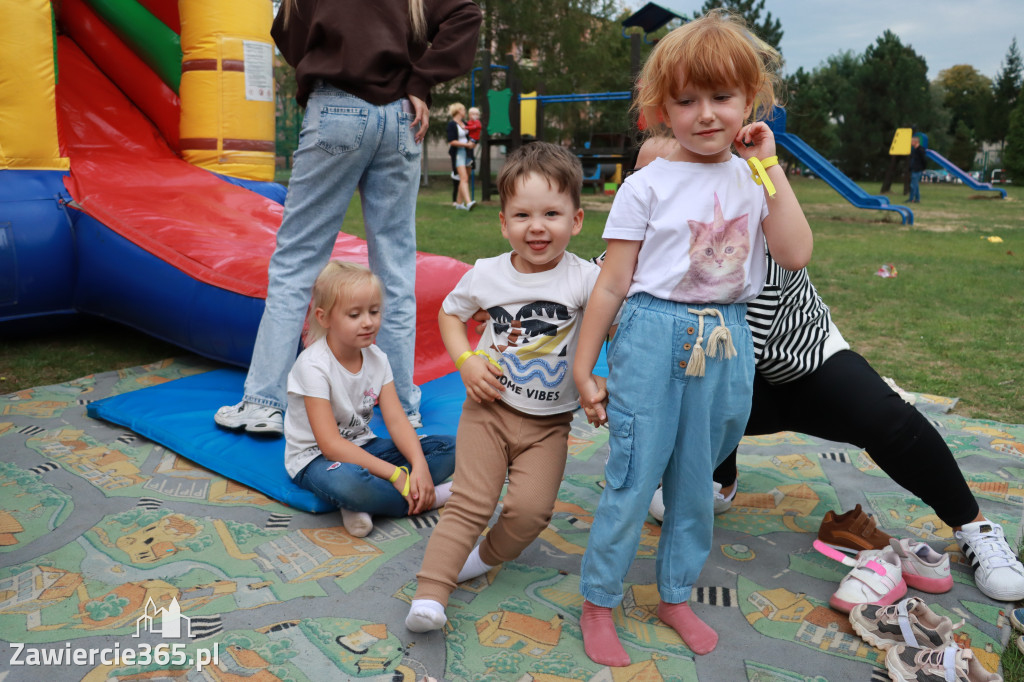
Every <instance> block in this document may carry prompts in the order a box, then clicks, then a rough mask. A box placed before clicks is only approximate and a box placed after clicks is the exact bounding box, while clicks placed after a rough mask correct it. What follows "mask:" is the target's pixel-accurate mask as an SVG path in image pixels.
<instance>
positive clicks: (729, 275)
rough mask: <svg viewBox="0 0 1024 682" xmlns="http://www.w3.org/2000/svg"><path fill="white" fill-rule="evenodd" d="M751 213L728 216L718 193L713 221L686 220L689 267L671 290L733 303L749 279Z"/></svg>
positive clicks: (677, 295) (678, 295)
mask: <svg viewBox="0 0 1024 682" xmlns="http://www.w3.org/2000/svg"><path fill="white" fill-rule="evenodd" d="M748 217H749V214H748V213H744V214H743V215H741V216H738V217H735V218H726V217H725V215H724V214H723V212H722V204H721V203H720V202H719V200H718V193H717V192H716V193H715V212H714V216H713V218H712V220H711V221H710V222H702V221H700V220H687V221H686V222H687V224H688V225H689V226H690V267H689V268H688V269H687V271H686V274H685V275H683V278H682V279H681V280H680V281H679V284H677V285H676V287H675V289H673V290H672V298H673V299H674V300H677V301H693V302H700V303H732V302H734V301H736V300H737V299H738V298H739V297H740V294H741V293H742V292H743V287H744V285H745V284H746V281H747V272H746V262H747V256H748V255H749V253H750V228H749V226H748Z"/></svg>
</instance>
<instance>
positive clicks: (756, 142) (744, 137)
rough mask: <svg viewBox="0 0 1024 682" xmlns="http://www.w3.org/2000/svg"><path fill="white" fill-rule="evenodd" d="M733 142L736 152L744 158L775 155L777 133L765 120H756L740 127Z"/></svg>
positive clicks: (764, 157) (765, 157)
mask: <svg viewBox="0 0 1024 682" xmlns="http://www.w3.org/2000/svg"><path fill="white" fill-rule="evenodd" d="M733 144H734V145H735V146H736V152H737V153H738V154H739V155H740V156H741V157H743V158H744V159H749V158H750V157H752V156H756V157H757V158H759V159H767V158H768V157H770V156H775V134H774V133H773V132H772V129H771V128H769V127H768V124H767V123H765V122H764V121H756V122H755V123H750V124H749V125H745V126H743V127H742V128H740V131H739V132H738V133H736V139H734V140H733ZM747 145H750V146H749V147H748V146H747Z"/></svg>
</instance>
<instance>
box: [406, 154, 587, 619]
mask: <svg viewBox="0 0 1024 682" xmlns="http://www.w3.org/2000/svg"><path fill="white" fill-rule="evenodd" d="M582 185H583V170H582V168H581V167H580V162H579V159H577V158H576V157H575V156H573V155H572V154H571V153H569V152H568V151H567V150H565V149H562V148H561V147H557V146H555V145H552V144H547V143H543V142H535V143H533V144H529V145H527V146H525V147H522V148H520V149H517V150H516V151H514V152H512V153H511V154H509V156H508V159H507V160H506V162H505V165H504V167H502V169H501V173H500V175H499V176H498V193H499V195H500V197H501V207H502V210H501V213H500V214H499V217H500V219H501V234H502V236H504V237H505V238H506V239H508V240H509V243H510V244H511V245H512V248H513V251H512V252H511V253H506V254H503V255H501V256H497V257H495V258H484V259H481V260H478V261H477V262H476V264H475V266H474V267H473V269H472V270H470V271H469V272H467V273H466V275H465V276H464V277H463V278H462V280H461V281H460V282H459V284H458V286H456V287H455V289H454V290H453V291H452V292H451V294H449V295H448V297H447V298H446V299H445V300H444V303H443V304H442V308H441V312H440V314H439V315H438V324H439V325H440V327H441V336H442V338H443V339H444V343H445V347H446V348H447V349H448V352H449V353H450V354H451V356H452V359H454V360H455V366H456V368H458V369H459V372H460V375H461V377H462V381H463V383H465V385H466V402H465V404H464V405H463V408H462V417H461V419H460V421H459V432H458V435H457V439H456V444H457V451H458V452H459V456H458V458H457V460H456V465H455V469H456V470H455V484H454V487H453V490H452V498H451V500H450V501H449V502H448V505H447V506H446V507H445V512H444V514H443V515H442V516H441V522H440V523H439V524H438V525H437V527H436V528H434V531H433V533H432V534H431V536H430V542H429V543H428V544H427V550H426V554H425V555H424V557H423V565H422V567H421V568H420V572H419V574H418V575H417V576H416V577H417V579H418V580H419V584H418V586H417V589H416V594H415V596H414V597H413V601H412V605H411V607H410V608H409V615H408V617H407V618H406V620H405V623H406V626H407V627H408V628H409V629H410V630H412V631H413V632H426V631H428V630H436V629H438V628H440V627H442V626H443V625H444V624H445V622H446V621H447V618H446V616H445V613H444V610H445V607H446V605H447V604H448V596H449V595H450V594H451V592H452V590H454V589H455V585H456V583H458V582H461V581H463V580H468V579H470V578H474V577H477V576H479V575H483V574H484V573H486V572H487V571H488V570H489V569H491V568H492V567H494V566H496V565H498V564H500V563H502V562H504V561H511V560H512V559H515V558H516V557H517V556H519V554H520V552H522V551H523V549H525V548H526V547H527V545H529V544H530V543H531V542H533V540H534V539H535V538H536V537H537V536H538V535H539V534H540V532H541V531H542V530H543V529H544V528H545V527H546V526H547V524H548V522H549V521H550V520H551V513H552V509H553V508H554V503H555V499H556V497H557V495H558V487H559V485H560V484H561V482H562V474H563V472H564V470H565V459H566V456H567V450H568V436H569V425H570V422H571V421H572V413H573V411H574V410H575V409H576V407H577V406H578V405H579V399H578V395H577V393H576V389H575V386H574V384H573V379H572V356H573V351H574V350H575V348H576V338H577V335H578V332H579V324H578V322H579V318H580V316H581V315H582V313H583V309H584V308H585V307H586V305H587V300H588V298H589V296H590V292H591V290H592V289H593V285H594V282H595V281H596V280H597V275H598V267H597V266H596V265H594V264H593V263H590V262H587V261H584V260H583V259H581V258H578V257H576V256H574V255H573V254H571V253H566V252H565V248H566V246H567V245H568V244H569V238H570V237H572V236H573V235H576V234H579V231H580V228H581V227H582V225H583V209H582V208H580V191H581V188H582ZM480 309H483V310H486V311H487V312H488V313H489V314H490V321H489V323H488V324H487V326H486V328H485V329H484V333H483V336H482V338H481V339H480V344H479V346H478V349H477V350H476V352H474V351H473V350H472V348H471V347H470V345H469V339H468V337H467V334H466V322H467V321H468V320H469V319H470V317H471V316H472V315H473V314H474V313H476V312H477V311H478V310H480ZM506 476H507V477H508V492H507V493H506V495H505V499H504V504H503V508H502V512H501V515H500V516H499V518H498V521H497V522H496V523H495V524H494V527H493V528H491V530H490V532H489V533H488V534H487V537H486V538H484V540H483V542H482V543H481V544H480V545H479V546H477V547H476V548H475V549H474V548H473V544H474V543H475V542H476V539H477V537H479V535H480V533H481V532H482V531H483V529H484V528H485V527H486V526H487V522H488V521H489V520H490V518H491V516H492V515H493V514H494V509H495V507H496V506H497V504H498V498H499V496H500V495H501V489H502V486H503V485H504V483H505V478H506ZM471 549H472V553H471V552H470V550H471ZM467 557H468V558H467ZM460 569H461V570H460Z"/></svg>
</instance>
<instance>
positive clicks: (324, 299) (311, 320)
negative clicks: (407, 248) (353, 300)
mask: <svg viewBox="0 0 1024 682" xmlns="http://www.w3.org/2000/svg"><path fill="white" fill-rule="evenodd" d="M366 286H372V287H373V288H374V289H376V290H377V293H378V294H380V293H381V291H382V290H381V285H380V280H379V279H377V275H375V274H373V273H372V272H370V269H369V268H367V267H365V266H362V265H357V264H356V263H348V262H346V261H341V260H332V261H331V262H329V263H328V264H327V265H325V266H324V269H323V270H321V271H320V274H319V275H317V276H316V281H315V282H313V300H312V302H311V303H310V305H309V312H308V313H307V314H306V332H305V335H304V337H303V340H304V341H305V344H306V346H311V345H313V344H314V343H315V342H316V341H319V340H320V339H322V338H323V337H324V336H326V335H327V330H326V329H324V327H323V326H322V325H321V324H320V323H319V322H318V321H317V319H316V311H317V308H322V309H323V310H324V311H326V312H328V313H329V312H330V311H331V310H333V309H334V306H336V305H339V304H344V303H345V302H346V301H347V300H348V298H349V296H350V295H351V294H352V292H353V291H356V290H358V289H361V288H363V287H366Z"/></svg>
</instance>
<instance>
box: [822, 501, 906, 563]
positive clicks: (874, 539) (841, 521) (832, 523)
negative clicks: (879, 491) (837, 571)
mask: <svg viewBox="0 0 1024 682" xmlns="http://www.w3.org/2000/svg"><path fill="white" fill-rule="evenodd" d="M890 538H891V536H890V535H889V534H888V533H886V532H885V531H882V530H880V529H879V528H878V524H877V523H876V522H875V519H874V518H873V517H871V516H868V515H867V514H865V513H864V510H863V509H861V507H860V505H859V504H858V505H857V506H856V507H854V508H853V509H851V510H850V511H848V512H846V513H845V514H836V513H835V512H833V511H832V510H829V511H827V512H825V518H823V519H822V520H821V526H820V527H819V528H818V539H819V540H821V541H822V542H824V543H825V544H826V545H830V546H832V547H835V548H836V549H841V550H843V551H846V552H859V551H861V550H863V549H883V548H885V547H888V546H889V540H890Z"/></svg>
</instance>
